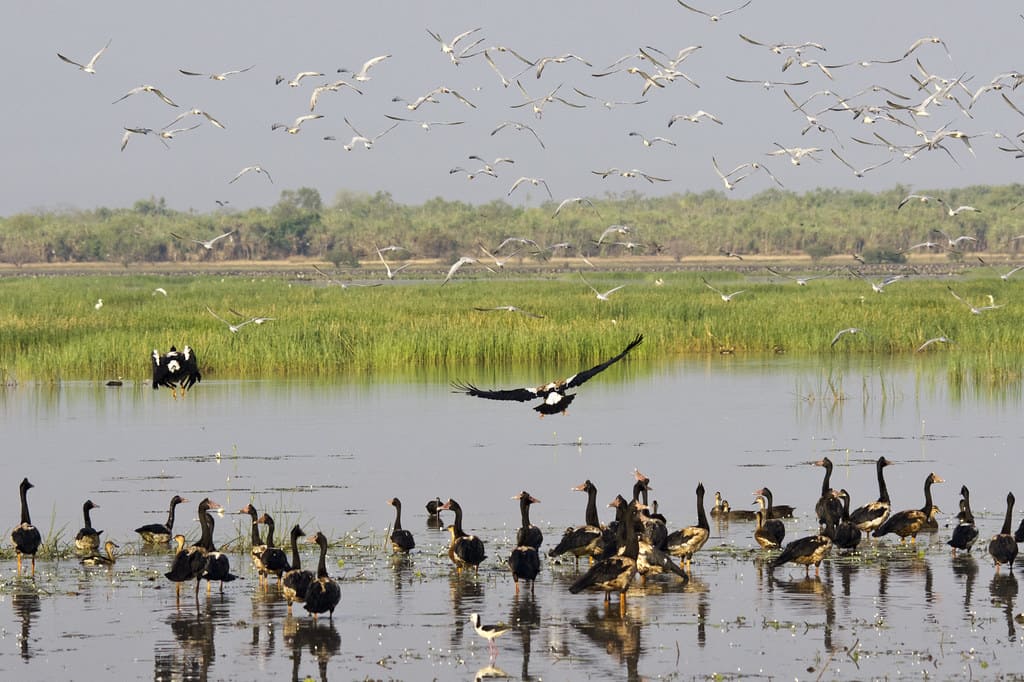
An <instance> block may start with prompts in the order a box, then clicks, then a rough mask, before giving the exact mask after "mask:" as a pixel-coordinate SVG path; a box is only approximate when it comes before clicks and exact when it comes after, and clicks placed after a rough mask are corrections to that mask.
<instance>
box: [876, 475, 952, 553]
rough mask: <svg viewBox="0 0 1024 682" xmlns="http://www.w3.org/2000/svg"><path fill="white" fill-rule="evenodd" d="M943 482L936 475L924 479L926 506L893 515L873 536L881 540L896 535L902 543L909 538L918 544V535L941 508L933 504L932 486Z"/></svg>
mask: <svg viewBox="0 0 1024 682" xmlns="http://www.w3.org/2000/svg"><path fill="white" fill-rule="evenodd" d="M943 482H944V481H943V479H942V478H940V477H939V476H937V475H936V474H934V473H931V474H928V477H927V478H926V479H924V506H923V507H921V508H920V509H906V510H904V511H901V512H897V513H895V514H893V515H892V516H890V517H889V520H888V521H886V522H885V523H883V524H882V525H881V526H879V527H878V528H877V529H875V532H874V533H872V534H871V535H872V536H874V537H876V538H880V537H882V536H883V535H887V534H888V533H895V534H896V535H899V536H900V543H903V542H906V539H907V536H909V537H910V541H911V542H913V543H916V542H917V534H918V533H920V532H921V530H922V529H923V528H924V527H925V524H926V523H928V522H929V521H932V520H934V519H935V514H936V512H938V511H939V508H938V507H936V506H935V505H934V504H932V484H933V483H943Z"/></svg>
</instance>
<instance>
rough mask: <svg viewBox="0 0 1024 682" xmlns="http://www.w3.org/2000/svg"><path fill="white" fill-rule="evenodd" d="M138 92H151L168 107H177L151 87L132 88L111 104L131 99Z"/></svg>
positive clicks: (168, 98)
mask: <svg viewBox="0 0 1024 682" xmlns="http://www.w3.org/2000/svg"><path fill="white" fill-rule="evenodd" d="M140 92H151V93H153V94H154V95H156V96H157V97H159V98H160V99H162V100H163V101H164V102H165V103H167V104H168V105H170V106H172V107H176V106H178V105H177V104H175V103H174V102H172V101H171V98H170V97H168V96H167V95H165V94H164V93H163V92H161V91H160V90H159V89H158V88H156V87H154V86H152V85H140V86H138V87H135V88H132V89H131V90H129V91H128V92H126V93H125V94H123V95H121V96H120V97H118V98H117V99H115V100H114V101H113V102H112V104H117V103H118V102H120V101H121V100H123V99H127V98H128V97H131V96H132V95H137V94H138V93H140Z"/></svg>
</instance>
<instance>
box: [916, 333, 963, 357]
mask: <svg viewBox="0 0 1024 682" xmlns="http://www.w3.org/2000/svg"><path fill="white" fill-rule="evenodd" d="M933 343H953V339H951V338H949V337H947V336H936V337H935V338H933V339H928V340H927V341H925V342H924V343H922V344H921V345H920V346H918V347H917V350H915V351H914V352H915V353H920V352H921V351H923V350H924V349H925V348H927V347H928V346H930V345H932V344H933Z"/></svg>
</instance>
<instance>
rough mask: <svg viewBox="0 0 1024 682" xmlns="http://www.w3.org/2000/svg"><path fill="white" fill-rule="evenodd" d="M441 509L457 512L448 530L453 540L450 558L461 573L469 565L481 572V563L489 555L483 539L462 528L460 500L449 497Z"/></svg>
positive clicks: (450, 547)
mask: <svg viewBox="0 0 1024 682" xmlns="http://www.w3.org/2000/svg"><path fill="white" fill-rule="evenodd" d="M441 509H446V510H448V511H451V512H454V514H455V522H454V523H453V524H452V525H450V526H448V532H449V533H451V542H450V544H449V545H448V558H449V559H451V560H452V563H453V564H455V568H456V570H457V571H458V572H459V573H462V569H463V568H466V567H469V566H472V567H473V570H474V571H477V572H479V570H480V564H481V563H483V560H484V559H486V558H487V555H486V554H485V553H484V543H483V540H481V539H480V538H478V537H477V536H475V535H470V534H469V533H467V532H466V531H464V530H462V507H461V506H460V505H459V503H458V502H456V501H455V500H453V499H451V498H449V499H448V501H447V502H445V503H444V505H442V506H441Z"/></svg>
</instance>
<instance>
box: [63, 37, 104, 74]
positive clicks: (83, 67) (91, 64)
mask: <svg viewBox="0 0 1024 682" xmlns="http://www.w3.org/2000/svg"><path fill="white" fill-rule="evenodd" d="M110 43H111V40H108V41H107V44H106V45H104V46H103V47H101V48H100V51H99V52H97V53H96V54H94V55H93V56H92V59H90V60H89V61H88V62H86V63H85V64H79V63H78V62H76V61H74V60H71V59H68V58H67V57H65V56H64V55H62V54H61V53H60V52H58V53H57V56H58V57H60V58H61V60H62V61H65V62H67V63H68V64H74V65H75V66H77V67H78V69H79V70H80V71H85V72H86V73H92V74H95V73H96V60H98V59H99V58H100V56H101V55H102V54H103V53H104V52H105V51H106V49H107V48H108V47H110Z"/></svg>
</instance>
